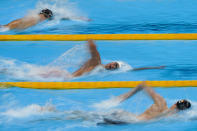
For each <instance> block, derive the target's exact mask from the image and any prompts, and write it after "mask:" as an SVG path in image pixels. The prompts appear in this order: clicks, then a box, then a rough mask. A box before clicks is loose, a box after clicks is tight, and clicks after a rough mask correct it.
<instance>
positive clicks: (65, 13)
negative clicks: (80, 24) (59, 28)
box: [30, 0, 88, 26]
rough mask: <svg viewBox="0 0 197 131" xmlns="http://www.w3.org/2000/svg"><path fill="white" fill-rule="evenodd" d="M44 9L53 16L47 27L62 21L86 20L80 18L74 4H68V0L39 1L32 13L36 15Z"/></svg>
mask: <svg viewBox="0 0 197 131" xmlns="http://www.w3.org/2000/svg"><path fill="white" fill-rule="evenodd" d="M46 8H47V9H50V10H52V12H53V15H54V18H53V22H50V23H47V24H46V25H47V26H50V25H54V24H58V23H59V22H60V20H62V19H69V20H73V21H86V20H88V19H87V18H86V17H82V14H81V11H79V10H78V9H77V5H76V3H73V2H69V1H68V0H39V1H38V3H37V4H36V9H35V10H34V11H33V12H35V13H37V14H38V13H39V12H40V11H41V10H42V9H46ZM30 12H31V11H30ZM83 16H84V15H83Z"/></svg>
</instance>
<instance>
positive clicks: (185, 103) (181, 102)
mask: <svg viewBox="0 0 197 131" xmlns="http://www.w3.org/2000/svg"><path fill="white" fill-rule="evenodd" d="M176 106H177V108H178V109H179V110H185V109H188V108H190V107H191V103H190V102H189V101H187V100H179V101H177V103H176Z"/></svg>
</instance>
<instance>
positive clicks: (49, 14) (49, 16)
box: [40, 9, 53, 19]
mask: <svg viewBox="0 0 197 131" xmlns="http://www.w3.org/2000/svg"><path fill="white" fill-rule="evenodd" d="M40 14H43V15H44V16H45V18H47V19H52V17H53V12H52V11H51V10H49V9H44V10H42V11H41V12H40Z"/></svg>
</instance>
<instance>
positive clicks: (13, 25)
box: [4, 19, 22, 30]
mask: <svg viewBox="0 0 197 131" xmlns="http://www.w3.org/2000/svg"><path fill="white" fill-rule="evenodd" d="M21 20H22V19H17V20H14V21H12V22H10V23H8V24H7V25H4V27H7V28H9V29H10V30H12V29H15V28H17V27H18V26H19V25H20V23H21Z"/></svg>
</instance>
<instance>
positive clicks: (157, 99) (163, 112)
mask: <svg viewBox="0 0 197 131" xmlns="http://www.w3.org/2000/svg"><path fill="white" fill-rule="evenodd" d="M141 90H144V91H145V92H146V93H147V94H148V95H149V96H150V97H151V98H152V100H153V101H154V104H152V105H151V106H150V107H149V108H148V109H146V110H145V112H144V113H142V114H140V115H136V118H137V120H139V121H148V120H153V119H156V118H161V117H167V116H171V115H173V114H175V113H178V112H180V111H184V110H186V109H189V108H190V107H191V103H190V102H189V101H188V100H184V99H183V100H179V101H177V102H176V103H175V104H173V105H172V106H171V107H170V108H168V107H167V104H166V101H165V99H164V98H163V97H162V96H160V95H159V94H157V93H156V92H155V91H154V90H153V89H152V88H151V87H149V86H147V85H146V83H145V82H143V83H141V84H139V85H138V86H137V87H135V88H134V89H132V90H131V91H129V92H127V93H125V94H123V95H120V96H117V97H116V98H115V99H118V100H119V102H123V101H125V100H127V99H128V98H130V97H132V96H133V95H135V94H136V93H137V92H139V91H141ZM130 114H132V113H130ZM119 115H121V114H119ZM127 116H129V114H128V115H127ZM103 120H104V123H100V124H123V123H124V124H128V123H129V122H128V121H127V122H124V121H121V120H113V119H108V118H104V119H103Z"/></svg>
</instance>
